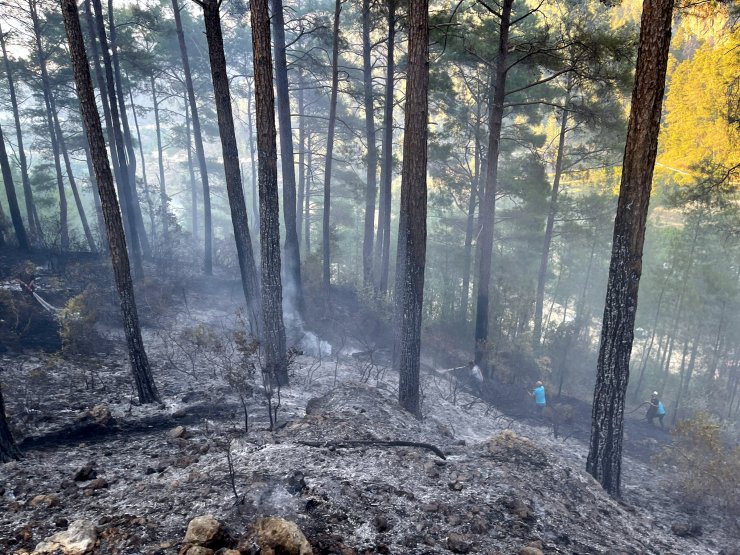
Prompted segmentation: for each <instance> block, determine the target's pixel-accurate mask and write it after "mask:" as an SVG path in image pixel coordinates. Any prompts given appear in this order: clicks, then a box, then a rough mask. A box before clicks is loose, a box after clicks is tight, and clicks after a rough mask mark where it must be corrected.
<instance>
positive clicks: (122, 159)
mask: <svg viewBox="0 0 740 555" xmlns="http://www.w3.org/2000/svg"><path fill="white" fill-rule="evenodd" d="M92 5H93V9H94V11H95V28H96V34H97V37H98V40H99V41H100V50H101V53H102V55H103V67H104V68H105V87H106V90H107V96H108V99H107V100H108V107H109V109H110V116H111V122H110V123H111V127H112V129H113V137H114V140H113V141H112V142H111V149H114V148H115V151H116V158H117V159H118V172H117V178H118V183H119V184H120V185H119V187H118V193H119V195H120V196H121V203H122V204H123V205H124V206H125V207H126V210H125V211H124V214H125V216H126V220H127V222H128V226H127V227H126V230H125V231H126V233H128V238H129V241H128V244H129V245H130V248H131V258H133V266H134V277H136V278H141V277H143V276H144V266H143V263H142V260H141V241H140V238H139V229H138V225H137V224H136V214H135V212H136V211H135V210H134V201H133V198H132V197H133V195H132V193H131V192H132V190H133V187H132V186H131V183H130V175H129V171H128V165H127V163H126V150H125V147H124V142H123V131H122V130H121V119H120V117H119V114H118V104H117V100H116V88H115V83H114V79H113V66H112V63H111V58H110V49H109V48H108V39H107V38H106V34H105V20H104V19H103V7H102V6H101V4H100V0H92ZM100 95H101V96H104V92H103V91H102V90H101V91H100ZM96 109H97V108H96ZM90 148H91V150H92V148H93V145H92V141H90ZM93 154H94V152H93ZM114 160H115V158H114ZM93 165H94V163H93ZM96 175H97V169H96ZM99 186H100V184H98V187H99ZM101 202H103V199H102V193H101ZM104 210H105V209H104ZM106 226H107V224H106Z"/></svg>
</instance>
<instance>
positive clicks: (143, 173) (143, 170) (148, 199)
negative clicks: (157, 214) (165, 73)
mask: <svg viewBox="0 0 740 555" xmlns="http://www.w3.org/2000/svg"><path fill="white" fill-rule="evenodd" d="M126 84H127V88H128V98H129V102H131V115H132V116H134V129H136V140H137V141H138V143H139V158H141V179H142V181H143V182H144V198H146V204H147V207H149V235H151V238H152V241H154V240H155V239H154V233H155V232H154V203H152V195H151V191H150V190H149V180H148V179H147V178H146V160H144V144H143V143H142V141H141V129H140V128H139V117H138V116H137V115H136V104H134V93H133V91H132V90H131V84H130V83H129V82H128V78H127V79H126ZM157 132H159V127H157ZM150 249H151V244H150ZM150 254H151V251H150Z"/></svg>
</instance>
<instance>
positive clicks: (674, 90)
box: [659, 30, 740, 184]
mask: <svg viewBox="0 0 740 555" xmlns="http://www.w3.org/2000/svg"><path fill="white" fill-rule="evenodd" d="M739 49H740V30H736V31H735V32H734V33H730V32H728V33H727V35H726V36H725V39H724V40H721V41H718V42H717V43H715V44H709V43H706V44H704V45H703V46H702V47H700V48H699V49H698V50H697V51H696V53H695V55H694V56H693V57H692V58H690V59H687V60H684V61H683V62H681V63H679V64H678V65H677V66H676V70H675V72H674V73H673V75H672V77H671V79H670V84H669V89H668V93H667V96H666V104H665V109H666V115H665V118H664V125H663V131H662V133H661V156H660V158H659V162H660V163H661V164H662V165H663V166H664V167H668V168H673V169H675V170H678V171H675V172H674V179H675V180H676V181H677V182H678V183H684V184H686V183H689V182H691V181H693V179H694V177H693V170H694V169H695V168H696V166H698V165H699V164H701V163H702V162H707V161H709V162H712V163H715V164H720V165H722V166H724V167H726V168H731V167H733V166H735V165H736V164H738V163H740V126H739V125H738V122H737V121H732V119H733V118H731V117H730V110H731V105H732V103H733V102H737V95H738V82H737V80H738V76H740V56H738V51H739Z"/></svg>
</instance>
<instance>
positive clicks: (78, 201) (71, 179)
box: [50, 96, 97, 252]
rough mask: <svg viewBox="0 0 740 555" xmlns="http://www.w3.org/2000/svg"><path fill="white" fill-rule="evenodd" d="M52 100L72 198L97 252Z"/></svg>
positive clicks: (53, 116)
mask: <svg viewBox="0 0 740 555" xmlns="http://www.w3.org/2000/svg"><path fill="white" fill-rule="evenodd" d="M50 100H51V115H52V118H53V119H54V131H55V132H56V135H57V141H58V143H59V151H60V152H61V154H62V157H63V158H64V168H65V170H66V171H67V180H68V181H69V186H70V188H71V189H72V196H73V197H74V199H75V206H76V207H77V213H78V214H79V216H80V223H81V224H82V231H83V233H84V234H85V240H86V241H87V246H88V247H89V248H90V251H91V252H95V251H96V250H97V249H96V247H95V239H93V236H92V232H91V231H90V226H89V224H88V223H87V216H86V215H85V207H84V206H82V199H81V198H80V191H79V189H78V188H77V181H76V180H75V176H74V173H73V172H72V162H71V161H70V159H69V152H68V151H67V144H66V143H65V141H64V134H63V133H62V126H61V125H59V114H58V113H57V107H56V102H55V101H54V97H53V96H51V97H50Z"/></svg>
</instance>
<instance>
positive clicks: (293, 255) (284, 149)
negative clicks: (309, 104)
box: [272, 0, 304, 317]
mask: <svg viewBox="0 0 740 555" xmlns="http://www.w3.org/2000/svg"><path fill="white" fill-rule="evenodd" d="M272 32H273V41H274V43H275V88H276V91H277V108H278V120H279V122H278V124H279V125H278V127H279V129H280V162H281V167H282V169H283V175H282V177H283V219H284V220H285V246H284V250H283V253H284V254H283V256H284V257H285V259H284V261H283V263H284V265H285V281H286V284H287V288H286V291H285V297H286V300H287V302H288V304H289V305H292V306H293V308H295V310H296V311H297V312H298V316H299V317H302V316H303V312H304V306H303V281H302V279H301V253H300V246H299V244H298V230H297V223H296V186H295V160H294V157H293V127H292V124H291V121H290V90H289V86H288V62H287V61H286V58H285V21H284V19H283V1H282V0H272Z"/></svg>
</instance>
